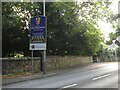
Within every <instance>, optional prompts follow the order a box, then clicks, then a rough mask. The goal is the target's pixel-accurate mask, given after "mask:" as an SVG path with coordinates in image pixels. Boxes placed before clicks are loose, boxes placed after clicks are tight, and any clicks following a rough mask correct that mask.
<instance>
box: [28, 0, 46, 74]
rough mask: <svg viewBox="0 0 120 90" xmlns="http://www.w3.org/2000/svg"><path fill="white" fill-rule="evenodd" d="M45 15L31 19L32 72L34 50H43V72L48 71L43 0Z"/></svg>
mask: <svg viewBox="0 0 120 90" xmlns="http://www.w3.org/2000/svg"><path fill="white" fill-rule="evenodd" d="M43 14H44V15H43V16H34V17H32V18H31V21H30V45H29V49H30V50H31V56H32V72H33V51H34V50H41V54H42V58H41V63H42V64H41V70H42V71H43V74H45V73H46V71H45V69H46V43H47V32H46V17H45V0H43Z"/></svg>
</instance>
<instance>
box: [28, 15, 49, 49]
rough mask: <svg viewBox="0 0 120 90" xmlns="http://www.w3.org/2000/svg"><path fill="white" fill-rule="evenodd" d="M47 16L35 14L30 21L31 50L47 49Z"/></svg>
mask: <svg viewBox="0 0 120 90" xmlns="http://www.w3.org/2000/svg"><path fill="white" fill-rule="evenodd" d="M46 42H47V36H46V17H45V16H35V17H33V18H31V21H30V50H46Z"/></svg>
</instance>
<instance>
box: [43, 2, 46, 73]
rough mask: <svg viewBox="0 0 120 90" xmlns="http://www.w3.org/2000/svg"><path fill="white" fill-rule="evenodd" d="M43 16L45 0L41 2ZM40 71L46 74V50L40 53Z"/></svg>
mask: <svg viewBox="0 0 120 90" xmlns="http://www.w3.org/2000/svg"><path fill="white" fill-rule="evenodd" d="M43 16H45V0H43ZM42 70H43V74H46V50H43V52H42Z"/></svg>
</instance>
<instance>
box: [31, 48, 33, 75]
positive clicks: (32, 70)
mask: <svg viewBox="0 0 120 90" xmlns="http://www.w3.org/2000/svg"><path fill="white" fill-rule="evenodd" d="M31 57H32V74H33V50H32V51H31Z"/></svg>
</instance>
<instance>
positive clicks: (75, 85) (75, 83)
mask: <svg viewBox="0 0 120 90" xmlns="http://www.w3.org/2000/svg"><path fill="white" fill-rule="evenodd" d="M76 85H78V84H77V83H75V84H71V85H68V86H64V87H62V88H61V89H64V88H69V87H73V86H76Z"/></svg>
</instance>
